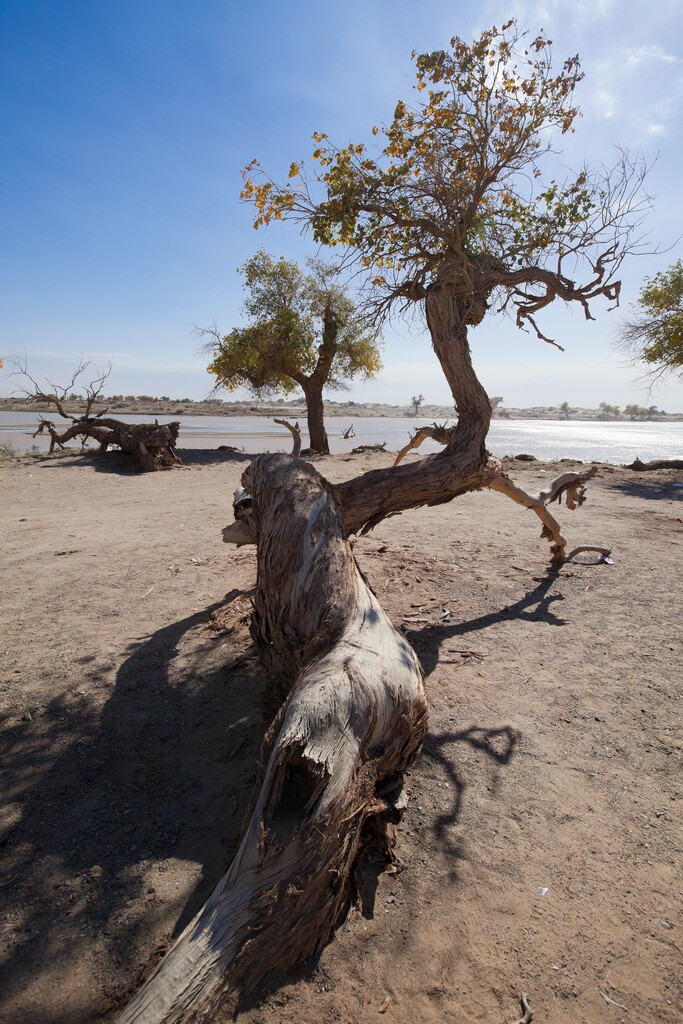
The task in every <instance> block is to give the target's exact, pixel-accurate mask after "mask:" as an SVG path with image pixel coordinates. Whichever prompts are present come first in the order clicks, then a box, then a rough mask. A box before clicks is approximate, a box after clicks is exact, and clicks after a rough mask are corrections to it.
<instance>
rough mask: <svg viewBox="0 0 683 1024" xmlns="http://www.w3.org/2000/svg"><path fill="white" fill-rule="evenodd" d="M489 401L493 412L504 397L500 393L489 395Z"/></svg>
mask: <svg viewBox="0 0 683 1024" xmlns="http://www.w3.org/2000/svg"><path fill="white" fill-rule="evenodd" d="M489 402H490V403H491V412H493V413H495V412H497V411H498V406H499V405H502V404H503V402H504V398H503V396H502V395H489Z"/></svg>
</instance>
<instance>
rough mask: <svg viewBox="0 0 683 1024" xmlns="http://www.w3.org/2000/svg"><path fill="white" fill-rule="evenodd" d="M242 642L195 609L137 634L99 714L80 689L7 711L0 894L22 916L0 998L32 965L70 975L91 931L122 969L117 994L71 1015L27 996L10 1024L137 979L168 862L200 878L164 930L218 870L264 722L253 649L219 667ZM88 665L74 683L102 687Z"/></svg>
mask: <svg viewBox="0 0 683 1024" xmlns="http://www.w3.org/2000/svg"><path fill="white" fill-rule="evenodd" d="M209 611H211V609H209ZM240 653H241V652H240V651H235V650H234V649H231V642H230V639H229V637H226V634H225V633H218V634H217V633H216V632H215V631H213V630H211V629H210V628H209V626H208V625H207V613H206V611H203V612H201V613H198V614H195V615H191V616H188V617H187V618H185V619H182V620H180V621H178V622H174V623H172V624H171V625H169V626H166V627H164V628H163V629H160V630H157V631H156V632H155V633H153V634H152V635H150V636H144V637H138V638H133V642H132V643H131V647H130V651H129V654H128V657H127V658H126V660H125V661H124V662H123V664H122V665H121V667H120V669H119V671H118V673H117V676H116V682H115V685H114V689H113V692H112V693H111V696H110V698H109V700H108V701H107V702H106V704H105V705H104V707H103V709H102V711H101V714H97V711H96V708H95V707H94V706H93V704H92V703H91V695H89V694H88V691H87V690H85V689H84V690H81V691H78V692H77V693H76V694H74V693H73V691H72V692H70V693H67V694H64V695H62V696H60V697H59V698H57V699H55V700H54V701H52V702H51V703H50V704H49V705H48V706H46V707H45V708H44V709H43V712H42V714H41V715H40V717H38V718H37V719H35V720H34V721H21V722H17V721H16V720H15V721H14V722H7V723H6V725H5V729H4V735H5V736H6V745H5V750H4V753H3V767H4V776H3V777H4V781H5V785H6V787H7V792H8V793H9V794H10V797H11V799H13V805H14V806H15V807H17V808H19V809H20V813H19V814H18V816H17V820H16V823H15V824H14V825H13V827H12V828H11V829H10V830H9V831H8V832H7V833H6V834H5V836H4V837H3V838H2V839H0V843H2V845H3V846H4V848H5V849H4V851H3V852H9V853H10V854H11V857H10V861H11V864H10V869H9V876H8V877H5V878H4V879H2V880H0V885H2V890H1V893H0V895H2V897H3V902H5V904H6V913H8V914H9V915H14V916H15V918H16V920H20V919H21V921H22V925H21V929H20V931H19V933H18V934H16V933H15V935H14V941H13V942H12V943H11V944H10V945H9V952H8V954H7V955H6V957H5V958H4V962H3V963H2V964H0V990H2V991H3V993H4V995H3V1000H7V1001H8V1003H9V1004H11V1005H15V1003H14V1000H15V997H16V999H17V1002H18V998H19V993H21V991H22V989H23V988H24V987H26V986H27V984H28V983H29V982H30V983H31V985H32V986H35V984H38V986H39V987H40V975H41V972H42V971H48V970H49V971H50V972H51V976H52V977H54V971H55V967H57V968H59V964H60V963H63V964H64V972H65V978H68V973H69V969H70V968H73V965H74V963H75V962H76V961H77V960H78V958H79V957H84V958H85V957H92V949H93V946H94V945H95V940H99V945H100V946H101V947H102V949H101V953H102V955H103V958H104V959H106V960H107V961H109V962H111V961H113V962H114V963H115V964H118V967H117V969H116V970H117V973H118V976H119V978H120V979H121V981H120V983H119V984H118V986H114V990H110V991H107V990H106V989H105V991H104V994H103V993H102V992H99V993H97V992H93V993H89V994H88V997H87V1005H86V1003H85V1002H84V1005H83V1007H82V1011H81V1012H80V1013H79V1014H77V1015H74V1014H73V1012H69V1013H68V1014H66V1013H65V1011H64V1009H63V1007H62V1008H60V1000H59V999H55V1000H54V1003H50V1004H49V1005H47V1006H41V1007H40V1013H39V1014H38V1016H36V1009H35V1007H34V1008H30V1007H28V1006H27V1005H26V1004H23V1005H22V1011H23V1015H22V1012H18V1013H15V1014H14V1015H13V1018H12V1019H13V1022H14V1024H29V1022H31V1024H33V1022H35V1020H36V1019H38V1017H39V1019H40V1020H41V1021H43V1022H45V1024H67V1021H68V1024H77V1022H80V1021H83V1022H85V1021H90V1020H92V1019H93V1016H97V1015H98V1014H99V1013H101V1012H103V1010H104V1009H106V1006H104V1005H103V1001H104V1003H106V1001H107V999H108V1000H109V1001H111V1000H112V999H113V1000H117V999H118V998H119V997H120V995H121V991H120V988H121V985H124V984H125V983H126V981H127V982H134V981H135V978H136V976H137V973H138V970H139V967H140V963H139V958H140V949H141V944H142V948H145V946H144V940H145V937H147V945H149V935H150V932H151V933H152V934H154V929H155V928H156V929H157V935H158V928H159V925H158V923H156V924H155V922H157V921H158V919H159V915H160V914H161V913H162V912H164V911H165V913H166V914H167V915H168V914H169V913H171V916H173V913H172V910H171V911H169V904H168V902H167V903H166V904H165V906H163V905H162V906H161V907H160V906H159V904H157V902H156V901H157V899H158V897H157V895H156V889H159V890H160V891H162V890H163V886H164V882H165V881H166V879H165V878H164V873H165V872H166V870H167V867H166V865H167V864H168V862H169V860H172V861H174V862H182V861H184V862H190V863H192V864H194V865H197V869H198V872H197V873H198V874H199V881H198V883H197V884H196V886H195V888H194V891H193V892H192V895H191V897H190V898H189V900H188V901H187V903H186V905H185V906H184V907H182V908H181V909H180V916H179V919H178V921H177V924H176V930H178V929H181V928H182V927H183V926H184V924H185V923H187V921H189V920H190V919H191V917H192V916H193V915H194V914H195V913H196V911H197V910H198V909H199V908H200V907H201V905H202V904H203V903H204V901H205V900H206V898H207V897H208V895H209V893H210V892H211V890H212V889H213V886H214V885H215V883H216V882H217V880H218V879H219V877H220V876H221V874H222V873H223V871H224V870H225V867H226V864H227V863H228V862H229V861H230V860H231V858H232V856H233V854H234V852H235V850H236V847H237V840H238V836H239V833H240V829H241V824H242V818H243V815H244V812H245V809H246V804H247V800H248V798H249V795H250V793H251V790H252V786H253V784H254V781H255V778H256V775H257V771H258V761H259V754H260V748H261V742H262V739H263V732H264V723H263V716H262V714H261V709H260V701H261V698H262V694H263V690H264V683H263V672H262V671H261V670H260V668H259V667H257V666H256V664H255V663H253V662H250V661H249V660H247V661H244V662H243V663H240V664H238V665H237V666H236V667H235V668H233V670H232V671H227V670H226V662H228V663H229V661H230V656H231V654H232V655H233V656H234V655H235V654H240ZM233 660H234V657H233ZM92 661H93V659H92V657H88V658H84V659H82V665H81V668H80V672H81V678H82V680H83V683H82V685H83V686H84V687H87V686H88V680H89V678H90V681H91V685H92V686H97V685H98V683H97V682H96V681H95V682H93V679H92V677H93V675H94V673H90V674H89V671H88V664H89V663H92ZM79 681H80V680H79ZM79 694H81V696H79ZM91 694H92V691H91ZM65 735H68V741H67V743H65ZM56 746H59V748H60V753H59V754H58V755H57V756H56V757H55V756H54V749H55V747H56ZM150 872H158V874H157V875H156V876H154V877H155V878H158V879H159V881H158V882H157V883H154V882H153V883H152V884H150V880H149V879H150ZM3 882H4V885H3V884H2V883H3ZM172 884H175V883H172ZM166 896H167V897H168V893H166ZM131 901H137V902H136V905H135V906H134V907H133V906H129V904H130V902H131ZM65 929H68V941H66V942H64V943H62V942H60V939H62V938H63V936H62V934H61V933H62V931H63V930H65ZM117 987H118V991H117V990H116V989H117ZM23 1006H26V1009H25V1010H24V1009H23Z"/></svg>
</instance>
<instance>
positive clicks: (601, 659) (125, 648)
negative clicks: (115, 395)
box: [0, 451, 683, 1024]
mask: <svg viewBox="0 0 683 1024" xmlns="http://www.w3.org/2000/svg"><path fill="white" fill-rule="evenodd" d="M181 454H182V455H183V456H184V458H185V465H184V467H183V468H179V469H174V470H172V471H168V472H159V473H152V474H147V475H139V474H137V473H134V472H130V471H129V470H128V469H127V468H126V466H125V463H124V462H123V461H122V458H121V456H119V455H116V454H115V453H110V455H108V456H107V457H105V458H97V457H96V456H93V455H80V454H75V453H63V454H61V455H56V456H53V457H47V456H44V455H40V456H37V457H30V456H20V457H14V458H12V457H7V458H6V459H5V460H4V461H2V462H1V463H0V542H1V545H2V587H1V591H0V592H1V593H2V608H1V613H0V630H1V634H0V711H1V715H2V721H1V729H2V733H1V741H0V742H1V746H0V751H1V754H0V756H1V761H0V770H1V771H0V779H1V780H2V785H1V787H0V789H1V793H2V797H1V807H0V855H1V860H2V868H1V869H0V885H1V886H2V888H0V960H1V968H0V969H1V972H2V973H1V976H0V1020H2V1021H3V1022H7V1024H9V1022H12V1024H38V1022H40V1024H82V1022H88V1021H109V1020H112V1019H113V1018H114V1017H115V1013H116V1009H117V1007H119V1006H120V1005H121V1004H122V1003H123V1002H125V1000H126V997H127V994H128V993H129V992H130V991H131V990H132V989H134V988H135V986H136V985H137V984H138V983H139V979H140V978H141V977H143V976H144V975H145V973H146V972H148V971H149V970H150V969H151V967H152V966H153V965H154V963H155V962H156V960H157V958H158V956H159V955H160V953H161V952H162V951H163V949H164V948H165V946H166V944H167V943H168V941H169V939H170V938H171V937H172V936H173V935H174V934H176V933H177V932H178V931H179V930H180V929H181V928H182V927H183V926H184V924H185V923H187V921H188V920H189V919H190V917H191V916H192V915H193V914H194V913H195V911H196V910H197V909H198V908H199V906H200V905H201V904H202V902H203V901H204V900H205V898H206V897H207V895H208V894H209V892H210V891H211V889H212V888H213V886H214V884H215V883H216V881H217V880H218V878H219V877H220V875H221V874H222V872H223V870H224V867H225V865H226V863H227V862H228V861H229V859H230V857H231V855H232V853H233V852H234V850H235V847H236V842H237V837H238V834H239V830H240V826H241V822H242V815H243V813H244V810H245V807H246V804H247V801H248V798H249V794H250V789H251V785H252V783H253V780H254V777H255V773H256V764H257V761H258V757H259V744H260V740H261V738H262V736H263V732H264V729H265V727H266V725H267V724H268V720H269V719H268V716H269V714H270V713H272V707H271V706H270V704H269V702H268V701H267V699H266V697H265V694H264V686H263V680H262V678H261V676H260V673H259V667H258V663H257V662H256V660H255V659H254V658H253V656H247V657H246V658H245V659H243V655H245V654H247V655H248V653H249V652H248V648H247V646H246V640H245V639H244V635H243V632H238V633H234V632H232V633H231V632H229V631H228V632H226V631H221V630H220V629H217V628H216V623H215V622H212V619H211V614H212V612H213V611H215V610H216V609H218V608H219V607H220V606H221V604H222V603H223V602H224V601H225V598H226V595H233V597H234V592H235V591H244V590H248V589H249V588H250V587H252V586H253V584H254V580H255V556H254V552H253V550H251V549H248V548H243V549H240V550H234V549H232V548H230V547H228V546H226V545H224V544H222V543H221V533H220V531H221V528H222V527H223V526H224V525H225V524H226V523H227V522H229V521H230V519H231V514H230V512H231V508H230V506H231V496H232V491H233V489H234V488H235V486H236V485H237V483H238V481H239V477H240V474H241V472H242V470H243V469H244V466H245V465H246V463H247V462H248V459H249V457H248V456H244V455H240V454H239V453H226V452H218V451H214V452H202V451H185V452H181ZM415 457H419V456H415ZM390 459H391V457H390V456H389V455H386V454H384V455H371V456H363V455H355V456H334V457H332V458H327V459H319V460H317V462H316V466H317V468H318V469H319V470H320V471H321V472H322V473H323V474H324V475H326V476H328V477H329V478H330V479H331V480H333V481H335V480H341V479H344V478H346V477H349V476H352V475H356V474H358V473H361V472H363V471H364V470H365V469H368V468H374V467H377V466H380V465H387V464H388V463H389V462H390ZM565 468H567V467H566V466H563V467H562V469H565ZM511 471H512V472H513V475H514V477H515V478H516V479H517V480H518V481H519V482H520V483H522V484H523V485H524V486H525V487H527V489H534V488H537V487H538V486H539V485H540V484H541V483H547V482H548V480H549V479H551V478H552V476H555V475H556V474H557V472H558V469H557V467H556V466H552V465H544V464H541V463H529V464H523V463H519V464H517V463H515V464H514V468H513V469H512V470H511ZM560 517H561V521H562V523H563V525H564V527H565V534H566V536H567V537H568V539H569V546H570V547H572V546H574V545H576V544H582V543H583V544H600V545H608V546H611V547H612V548H613V556H612V557H613V560H614V561H613V564H611V565H610V564H605V563H601V564H568V565H566V566H564V567H562V568H561V569H560V570H559V571H549V569H548V551H547V544H546V542H544V541H542V540H541V539H540V538H539V524H538V521H537V520H536V518H535V517H533V516H532V515H531V514H529V513H527V512H524V511H523V510H521V509H520V508H519V507H517V506H515V505H513V504H512V503H510V502H507V501H506V500H505V499H504V498H503V497H501V496H500V495H497V494H494V493H491V492H483V493H476V494H469V495H467V496H465V497H464V498H460V499H458V500H457V501H454V502H452V503H450V504H448V505H445V506H439V507H437V508H434V509H422V510H417V511H414V512H410V513H406V514H404V515H402V516H400V517H392V518H390V519H389V520H387V521H385V522H383V523H382V524H381V525H380V526H379V527H378V528H377V529H376V530H375V531H374V532H372V533H371V534H369V535H368V536H367V537H364V538H362V539H359V540H358V541H357V543H356V547H355V551H356V555H357V558H358V561H359V563H360V565H361V567H362V569H363V571H364V572H365V573H366V575H367V576H368V578H369V580H370V583H371V585H372V586H373V588H374V589H375V591H376V593H377V595H378V597H379V599H380V601H381V603H382V604H383V606H384V607H385V608H386V609H387V611H388V612H389V614H390V615H391V617H392V619H393V621H394V622H395V623H396V624H397V625H398V626H400V627H402V628H403V629H404V630H405V632H406V635H407V636H408V638H409V640H410V641H411V642H412V643H413V645H414V647H415V649H416V651H417V653H418V655H419V657H420V660H421V662H422V665H423V668H424V671H425V674H426V687H427V695H428V699H429V702H430V708H431V713H430V730H429V736H428V738H427V741H426V743H425V747H424V750H423V753H422V755H421V757H420V759H419V761H418V762H417V764H416V766H415V767H414V769H413V770H412V771H411V773H410V777H409V778H408V780H407V781H408V788H409V796H410V804H409V807H408V810H407V812H406V814H405V817H404V819H403V822H402V824H401V825H400V826H399V827H398V830H397V833H396V849H395V853H396V858H397V866H396V868H395V869H392V870H391V872H387V871H382V870H381V867H378V868H377V872H376V873H375V874H374V875H373V874H372V872H370V874H369V875H368V877H367V878H366V885H365V886H364V889H363V892H364V902H363V904H362V905H361V906H359V907H356V908H352V909H351V910H350V912H349V914H348V916H347V918H346V920H345V921H344V922H343V924H342V925H341V927H340V928H339V930H338V931H337V932H336V934H335V935H334V936H333V937H332V939H331V941H330V943H329V944H328V946H327V947H326V948H325V950H324V951H323V953H322V955H321V956H320V958H319V960H318V961H317V962H316V963H314V964H311V965H310V966H309V968H308V969H307V970H305V971H303V972H301V974H300V975H298V976H296V977H291V978H288V979H285V981H284V982H283V984H282V985H280V986H279V987H278V988H276V989H274V990H273V991H271V992H270V993H269V994H267V995H266V996H264V998H263V1000H262V1001H259V1002H257V1003H255V1004H254V1005H253V1006H250V1007H246V1008H245V1009H244V1011H243V1012H242V1013H241V1015H240V1017H239V1020H240V1022H241V1024H261V1022H264V1024H265V1022H272V1024H285V1022H302V1021H303V1022H307V1024H328V1022H337V1021H339V1022H349V1024H351V1022H354V1024H363V1022H370V1021H377V1020H384V1021H387V1022H394V1024H412V1022H414V1021H416V1020H419V1021H425V1022H434V1024H436V1022H439V1024H441V1022H444V1021H447V1022H450V1021H452V1022H465V1021H467V1022H474V1021H477V1022H479V1021H492V1022H493V1021H495V1022H496V1024H500V1022H504V1021H509V1022H512V1021H515V1020H517V1019H518V1018H519V1017H521V1015H522V1010H521V1007H520V994H521V992H522V991H524V992H526V993H527V995H528V999H529V1003H530V1005H531V1008H532V1010H533V1012H534V1019H535V1021H537V1022H539V1024H540V1022H550V1024H570V1022H571V1024H580V1022H591V1024H596V1022H602V1021H605V1022H615V1024H616V1022H622V1021H623V1022H624V1024H629V1022H634V1021H638V1022H639V1021H649V1022H653V1021H656V1022H660V1024H669V1022H671V1024H673V1022H674V1021H679V1020H680V1019H681V1014H682V1012H683V1002H682V993H681V948H680V947H681V938H680V936H681V915H680V905H681V896H682V891H681V890H682V883H681V857H680V837H681V830H680V825H681V814H680V812H681V800H682V795H683V782H682V780H681V774H680V753H681V745H682V743H681V731H680V724H681V723H680V708H681V704H680V693H681V688H682V686H681V684H682V683H683V672H682V670H681V621H682V617H681V609H682V607H683V601H682V597H683V582H682V578H681V554H682V553H683V473H682V472H681V471H675V470H660V471H657V472H649V473H638V474H636V473H632V472H629V471H626V470H622V469H617V468H615V467H611V466H601V467H600V473H599V476H598V477H597V478H596V479H595V480H593V481H591V483H590V485H589V495H588V500H587V502H586V504H585V505H584V507H583V508H582V509H580V510H578V511H576V512H569V511H568V510H567V509H563V510H562V511H561V513H560ZM580 557H583V558H584V560H585V561H586V562H589V561H591V556H588V555H585V556H580ZM378 1014H379V1016H378Z"/></svg>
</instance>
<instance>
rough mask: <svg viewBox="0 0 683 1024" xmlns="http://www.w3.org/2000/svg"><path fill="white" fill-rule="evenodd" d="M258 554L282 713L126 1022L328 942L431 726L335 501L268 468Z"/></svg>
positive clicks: (198, 1005)
mask: <svg viewBox="0 0 683 1024" xmlns="http://www.w3.org/2000/svg"><path fill="white" fill-rule="evenodd" d="M243 482H244V485H245V487H246V489H247V490H248V491H249V493H250V494H251V496H252V516H251V522H252V528H253V530H254V531H255V536H256V539H257V542H258V579H257V588H256V597H255V616H254V625H253V632H254V636H255V638H256V639H257V642H258V643H259V646H260V649H261V651H262V653H263V656H264V661H265V663H266V666H267V668H268V669H269V670H270V671H271V672H272V673H274V674H276V675H277V684H278V686H279V688H280V691H281V693H282V695H283V696H284V701H285V702H284V704H283V707H282V710H281V712H280V713H279V715H278V716H277V718H276V720H275V722H274V723H273V726H272V727H271V730H270V732H269V734H268V735H267V737H266V750H265V754H266V759H267V764H266V768H265V771H264V777H263V782H262V784H261V785H260V786H259V787H257V794H256V796H255V798H254V802H253V812H252V814H251V818H250V820H249V823H248V825H247V828H246V831H245V833H244V835H243V838H242V842H241V844H240V847H239V850H238V852H237V855H236V857H235V859H234V861H233V863H232V865H231V867H230V869H229V871H228V872H227V874H226V875H225V876H224V878H223V879H222V880H221V881H220V883H219V884H218V886H217V888H216V890H215V891H214V893H213V895H212V896H211V898H210V899H209V900H208V902H207V903H206V905H205V906H204V908H203V910H202V911H201V912H200V913H199V914H198V915H197V917H196V918H195V919H194V920H193V921H192V922H191V923H190V924H189V925H188V927H187V928H186V929H185V931H184V932H183V934H182V935H181V936H180V938H179V939H178V941H177V942H176V944H175V945H174V946H173V948H172V949H171V950H170V951H169V953H167V954H166V956H165V957H164V959H163V960H162V961H161V963H160V965H159V966H158V968H157V969H156V971H155V972H154V974H152V975H151V977H150V978H149V980H148V981H147V982H146V984H145V985H144V987H143V988H142V989H141V990H140V991H139V992H138V994H137V995H136V997H135V998H134V999H133V1001H132V1002H131V1003H130V1004H129V1006H128V1007H127V1008H126V1009H125V1010H124V1012H123V1013H122V1015H121V1016H120V1018H119V1024H133V1022H135V1024H160V1022H181V1021H183V1022H185V1021H199V1020H205V1021H209V1020H212V1019H215V1018H214V1016H213V1015H214V1014H215V1013H216V1011H217V1009H218V1008H220V1009H221V1011H222V1013H224V1014H226V1013H232V1012H234V1011H235V1010H236V1009H237V1007H238V1006H239V1004H240V1000H241V999H242V997H243V996H245V995H251V994H253V993H254V992H256V991H257V990H258V989H259V988H260V987H261V986H263V985H264V983H266V982H267V981H268V980H269V979H270V978H273V977H277V976H279V975H281V974H282V973H283V972H285V971H287V970H290V969H291V968H293V967H295V966H297V965H298V964H302V963H304V962H305V961H306V960H307V959H309V958H310V957H311V956H312V955H313V954H314V953H316V952H317V951H318V950H319V949H320V947H321V946H322V945H323V944H324V943H325V942H326V941H327V940H328V938H329V936H330V934H331V932H332V929H333V928H334V925H335V922H336V921H337V919H338V917H339V915H340V913H341V911H342V910H343V909H344V907H345V906H346V905H347V903H348V901H349V896H350V889H351V880H352V869H353V866H354V864H355V862H356V860H357V858H358V856H359V854H360V853H361V852H362V848H363V837H364V826H365V825H366V822H367V821H368V819H370V818H374V819H376V820H378V821H379V824H380V829H381V830H382V831H383V834H384V837H385V843H386V846H387V853H388V848H389V845H390V837H389V835H388V834H387V832H386V822H387V820H388V818H390V817H391V816H392V815H395V813H396V812H395V811H394V810H393V808H394V806H395V804H396V802H397V801H398V798H399V797H400V795H401V793H402V777H403V772H404V771H405V769H406V768H407V767H408V766H409V765H410V764H411V762H412V761H413V759H414V757H415V756H416V753H417V751H418V749H419V747H420V743H421V741H422V737H423V735H424V732H425V728H426V701H425V697H424V692H423V686H422V673H421V670H420V667H419V664H418V662H417V659H416V657H415V654H414V653H413V651H412V649H411V648H410V646H409V645H408V643H407V642H406V640H405V638H404V637H403V636H402V634H401V633H399V632H398V631H397V630H396V629H394V627H393V626H392V625H391V623H390V622H389V620H388V618H387V617H386V615H385V614H384V612H383V611H382V609H381V608H380V606H379V605H378V603H377V601H376V599H375V597H374V595H373V593H372V591H371V590H370V588H369V587H368V585H367V583H366V581H365V580H364V578H363V577H362V575H361V573H360V572H359V570H358V568H357V566H356V564H355V561H354V558H353V555H352V553H351V548H350V546H349V543H348V541H347V540H346V528H345V524H344V521H343V519H342V516H341V514H340V511H339V508H338V505H337V503H336V501H335V497H334V493H333V489H332V488H331V486H330V485H329V484H327V483H326V481H324V480H323V479H322V478H321V477H320V476H319V475H318V474H317V473H316V472H315V470H314V469H313V467H311V466H309V465H307V464H306V463H303V462H299V461H295V460H293V459H291V458H290V457H289V456H283V455H272V456H262V457H261V458H259V459H257V460H256V461H255V462H253V463H252V464H251V466H250V467H249V468H248V469H247V471H246V472H245V474H244V478H243Z"/></svg>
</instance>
